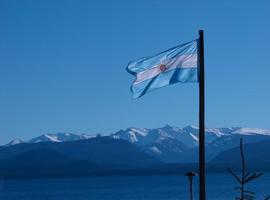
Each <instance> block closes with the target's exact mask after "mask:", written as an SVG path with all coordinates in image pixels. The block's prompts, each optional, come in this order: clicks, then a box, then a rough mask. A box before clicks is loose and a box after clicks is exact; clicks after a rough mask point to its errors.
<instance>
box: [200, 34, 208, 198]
mask: <svg viewBox="0 0 270 200" xmlns="http://www.w3.org/2000/svg"><path fill="white" fill-rule="evenodd" d="M199 35H200V39H199V47H200V48H199V51H200V52H199V55H200V63H199V64H200V68H199V98H200V103H199V180H200V200H205V198H206V194H205V120H204V117H205V112H204V111H205V108H204V38H203V30H199Z"/></svg>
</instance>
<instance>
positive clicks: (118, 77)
mask: <svg viewBox="0 0 270 200" xmlns="http://www.w3.org/2000/svg"><path fill="white" fill-rule="evenodd" d="M269 10H270V1H267V0H265V1H233V0H228V1H199V0H198V1H179V0H168V1H162V0H136V1H126V0H123V1H120V0H119V1H117V0H116V1H105V0H103V1H101V0H96V1H94V0H93V1H87V0H78V1H75V0H72V1H71V0H47V1H37V0H32V1H29V0H25V1H20V0H13V1H10V0H2V1H1V2H0V66H1V67H0V108H1V109H0V143H1V144H2V143H6V142H8V141H9V140H10V139H12V138H21V139H29V138H31V137H33V136H37V135H40V134H43V133H48V132H59V131H69V132H77V133H97V132H101V133H105V134H108V133H110V132H113V131H116V130H118V129H121V128H126V127H129V126H136V127H149V128H151V127H160V126H163V125H164V124H172V125H176V126H185V125H189V124H194V125H196V124H197V123H198V85H197V84H175V85H172V86H168V87H165V88H163V89H160V90H157V91H155V92H152V93H149V94H147V95H145V96H144V97H143V98H141V99H139V100H133V99H132V98H131V94H130V91H129V87H130V84H131V81H132V79H133V77H132V76H130V75H129V74H128V73H127V72H126V71H125V67H126V64H127V63H128V62H129V61H130V60H133V59H137V58H140V57H144V56H148V55H152V54H155V53H158V52H160V51H163V50H166V49H168V48H170V47H173V46H175V45H177V44H181V43H184V42H187V41H190V40H192V39H195V38H197V37H198V30H199V29H200V28H202V29H204V30H205V65H206V125H207V126H208V127H225V126H226V127H227V126H247V127H259V128H270V117H269V115H270V106H269V102H270V90H269V86H270V83H269V82H270V78H269V77H270V75H269V74H270V56H269V52H270V51H269V45H270V37H269V36H270V20H269V19H270V12H269Z"/></svg>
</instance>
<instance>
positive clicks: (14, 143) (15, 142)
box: [5, 139, 24, 146]
mask: <svg viewBox="0 0 270 200" xmlns="http://www.w3.org/2000/svg"><path fill="white" fill-rule="evenodd" d="M20 143H24V142H23V141H22V140H19V139H14V140H11V141H10V142H9V143H8V144H6V145H5V146H12V145H16V144H20Z"/></svg>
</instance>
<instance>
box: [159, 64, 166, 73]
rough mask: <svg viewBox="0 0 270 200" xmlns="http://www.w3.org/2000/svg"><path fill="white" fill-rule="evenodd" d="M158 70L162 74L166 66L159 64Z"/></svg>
mask: <svg viewBox="0 0 270 200" xmlns="http://www.w3.org/2000/svg"><path fill="white" fill-rule="evenodd" d="M159 70H160V71H161V72H164V71H166V70H167V66H166V65H165V64H160V65H159Z"/></svg>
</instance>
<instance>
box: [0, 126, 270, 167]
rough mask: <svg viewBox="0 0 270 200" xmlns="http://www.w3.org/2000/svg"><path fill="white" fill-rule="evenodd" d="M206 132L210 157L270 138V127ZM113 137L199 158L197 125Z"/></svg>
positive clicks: (173, 156) (166, 156)
mask: <svg viewBox="0 0 270 200" xmlns="http://www.w3.org/2000/svg"><path fill="white" fill-rule="evenodd" d="M205 133H206V141H205V142H206V151H207V157H208V160H209V159H211V158H213V157H214V156H216V155H217V154H219V153H220V152H223V151H225V150H228V149H230V148H234V147H236V146H237V145H238V144H239V139H240V138H245V140H246V143H251V142H256V141H261V140H266V139H270V130H267V129H258V128H241V127H233V128H211V129H210V128H207V129H205ZM98 136H100V135H98ZM93 137H97V136H96V135H87V134H74V133H56V134H44V135H41V136H39V137H36V138H33V139H30V140H28V141H22V140H19V139H15V140H12V141H11V142H10V143H8V144H6V145H5V146H12V145H18V144H20V143H39V142H67V141H76V140H85V139H90V138H93ZM110 137H111V138H114V139H123V140H127V141H129V142H130V143H133V144H135V145H136V146H137V147H138V148H140V149H141V150H142V151H144V152H146V153H148V154H150V155H151V156H154V157H156V158H158V159H160V160H161V161H164V162H193V161H196V159H197V151H198V149H197V147H198V142H199V139H198V127H196V126H186V127H183V128H178V127H175V126H170V125H166V126H164V127H161V128H154V129H146V128H144V129H140V128H134V127H132V128H127V129H124V130H120V131H118V132H116V133H113V134H111V135H110ZM191 158H192V159H194V160H192V159H191Z"/></svg>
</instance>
